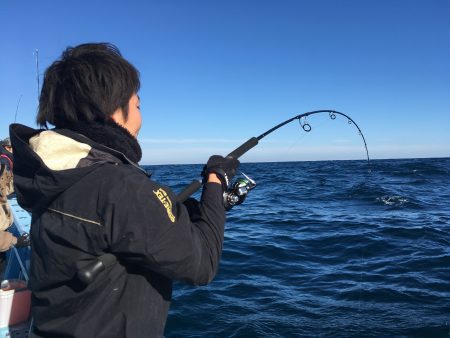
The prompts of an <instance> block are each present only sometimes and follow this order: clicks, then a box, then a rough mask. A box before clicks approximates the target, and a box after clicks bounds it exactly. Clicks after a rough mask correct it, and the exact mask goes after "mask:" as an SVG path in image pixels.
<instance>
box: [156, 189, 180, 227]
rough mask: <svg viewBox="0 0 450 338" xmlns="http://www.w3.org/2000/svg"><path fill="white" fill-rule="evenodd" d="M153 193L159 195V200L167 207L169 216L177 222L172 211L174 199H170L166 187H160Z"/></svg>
mask: <svg viewBox="0 0 450 338" xmlns="http://www.w3.org/2000/svg"><path fill="white" fill-rule="evenodd" d="M153 193H154V194H155V195H156V197H158V199H159V201H160V202H161V203H162V205H163V206H164V208H166V211H167V216H168V217H169V219H170V220H171V221H172V223H174V222H175V216H174V215H173V212H172V201H171V200H170V198H169V196H167V193H166V192H165V190H164V189H162V188H159V189H158V190H156V191H155V190H153Z"/></svg>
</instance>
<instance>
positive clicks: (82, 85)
mask: <svg viewBox="0 0 450 338" xmlns="http://www.w3.org/2000/svg"><path fill="white" fill-rule="evenodd" d="M139 87H140V81H139V72H138V71H137V70H136V68H134V66H133V65H131V64H130V63H129V62H128V61H127V60H125V59H124V58H123V57H122V56H121V54H120V52H119V50H118V49H117V47H115V46H114V45H112V44H108V43H88V44H82V45H79V46H76V47H69V48H67V49H66V50H65V51H64V52H63V54H62V55H61V58H60V59H59V60H57V61H55V62H54V63H53V64H52V65H51V66H50V67H49V68H47V70H46V71H45V74H44V82H43V85H42V90H41V95H40V98H39V112H38V115H37V118H36V120H37V123H38V124H39V125H41V126H47V123H50V124H52V125H54V126H55V127H57V128H70V126H71V125H74V124H77V123H79V122H84V123H102V122H104V121H106V120H108V119H109V118H112V117H113V115H114V114H115V113H116V114H117V112H118V111H120V113H121V114H122V115H123V121H125V122H126V121H127V120H128V108H129V107H128V104H129V102H130V99H131V98H132V97H133V96H134V95H136V93H137V92H138V91H139ZM116 116H117V115H116Z"/></svg>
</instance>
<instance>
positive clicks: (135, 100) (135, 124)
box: [112, 94, 142, 138]
mask: <svg viewBox="0 0 450 338" xmlns="http://www.w3.org/2000/svg"><path fill="white" fill-rule="evenodd" d="M140 104H141V103H140V100H139V96H137V94H133V96H132V97H131V98H130V101H128V119H127V120H126V121H125V118H124V116H123V110H122V108H119V109H117V110H116V111H115V112H114V114H113V115H112V118H113V120H114V121H116V123H118V124H120V125H121V126H122V127H124V128H125V129H127V130H128V131H129V132H130V134H131V135H133V136H134V137H136V138H137V136H138V134H139V130H140V129H141V125H142V116H141V108H140Z"/></svg>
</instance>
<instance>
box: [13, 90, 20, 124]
mask: <svg viewBox="0 0 450 338" xmlns="http://www.w3.org/2000/svg"><path fill="white" fill-rule="evenodd" d="M20 100H22V94H21V95H20V97H19V101H17V106H16V113H15V114H14V123H16V119H17V112H18V111H19V104H20Z"/></svg>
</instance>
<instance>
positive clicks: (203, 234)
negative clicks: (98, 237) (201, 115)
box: [104, 174, 225, 285]
mask: <svg viewBox="0 0 450 338" xmlns="http://www.w3.org/2000/svg"><path fill="white" fill-rule="evenodd" d="M114 191H115V196H114V198H113V202H111V203H108V206H107V207H106V208H107V209H108V210H107V212H106V213H104V214H106V215H108V216H107V217H109V219H107V220H105V224H109V226H110V229H109V231H108V232H109V236H110V246H111V252H112V253H113V254H115V255H116V256H117V257H118V259H119V261H120V262H121V263H122V264H124V265H127V264H130V265H136V266H139V267H141V268H144V269H149V270H152V271H154V272H157V273H160V274H162V275H164V276H166V277H169V278H171V279H178V280H182V281H185V282H188V283H190V284H194V285H200V284H207V283H209V282H210V281H211V280H212V279H213V278H214V276H215V275H216V273H217V270H218V264H219V260H220V256H221V252H222V246H223V239H224V226H225V209H224V207H223V202H222V187H221V186H220V185H219V184H216V183H207V184H206V185H205V186H204V188H203V192H202V196H201V199H200V201H199V202H195V201H192V200H189V202H187V205H188V206H189V211H188V208H187V207H186V205H184V204H183V203H180V202H177V199H176V195H175V194H174V193H173V192H172V191H171V190H170V189H169V188H167V187H164V186H161V185H159V184H157V183H155V182H153V181H151V180H149V179H148V178H147V177H145V176H144V175H137V174H136V175H128V176H127V177H126V179H124V180H122V182H121V183H120V184H118V186H117V187H115V189H114Z"/></svg>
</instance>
